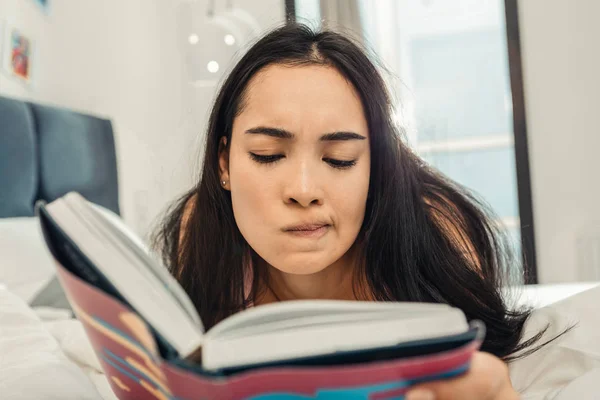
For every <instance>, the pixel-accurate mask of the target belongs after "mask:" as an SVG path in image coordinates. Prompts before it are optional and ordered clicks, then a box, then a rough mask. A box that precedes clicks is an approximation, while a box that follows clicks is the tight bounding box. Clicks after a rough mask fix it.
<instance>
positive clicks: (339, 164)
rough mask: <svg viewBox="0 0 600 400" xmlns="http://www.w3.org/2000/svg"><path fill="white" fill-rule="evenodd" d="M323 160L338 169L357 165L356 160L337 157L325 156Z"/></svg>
mask: <svg viewBox="0 0 600 400" xmlns="http://www.w3.org/2000/svg"><path fill="white" fill-rule="evenodd" d="M323 161H325V162H326V163H327V164H329V165H331V166H332V167H334V168H337V169H348V168H352V167H354V166H355V165H356V160H336V159H335V158H324V159H323Z"/></svg>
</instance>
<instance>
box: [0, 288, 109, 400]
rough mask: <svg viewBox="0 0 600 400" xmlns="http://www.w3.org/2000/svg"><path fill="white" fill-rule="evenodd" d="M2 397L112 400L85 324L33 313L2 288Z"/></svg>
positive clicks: (51, 312) (56, 313)
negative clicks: (85, 330)
mask: <svg viewBox="0 0 600 400" xmlns="http://www.w3.org/2000/svg"><path fill="white" fill-rule="evenodd" d="M0 394H1V396H0V397H1V398H2V399H10V400H37V399H49V400H52V399H56V400H59V399H60V400H70V399H73V400H75V399H78V400H102V399H106V400H114V399H116V397H115V396H114V395H113V393H112V390H111V389H110V386H109V385H108V382H107V381H106V378H105V377H104V374H103V373H102V370H101V369H100V365H99V363H98V360H97V358H96V356H95V354H94V352H93V350H92V348H91V346H90V344H89V341H88V340H87V337H86V336H85V333H84V331H83V327H82V326H81V324H80V323H79V322H78V321H77V320H75V319H72V318H69V317H68V315H67V314H65V312H64V311H63V310H57V309H40V310H37V312H36V311H34V310H33V309H31V308H30V307H29V306H28V305H27V304H26V303H25V302H24V301H23V300H22V299H21V298H19V297H18V296H17V295H15V294H14V293H12V292H10V291H9V290H8V289H7V288H6V287H4V286H0Z"/></svg>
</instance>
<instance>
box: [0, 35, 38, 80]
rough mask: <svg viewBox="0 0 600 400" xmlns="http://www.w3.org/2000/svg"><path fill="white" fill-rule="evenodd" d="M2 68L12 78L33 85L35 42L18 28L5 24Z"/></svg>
mask: <svg viewBox="0 0 600 400" xmlns="http://www.w3.org/2000/svg"><path fill="white" fill-rule="evenodd" d="M3 42H4V43H3V45H2V48H3V52H2V53H3V54H2V67H3V69H4V71H5V72H6V73H7V74H8V75H9V76H10V77H12V78H14V79H16V80H19V81H21V82H22V83H25V84H30V83H31V71H32V67H33V64H32V62H33V57H32V54H33V41H32V40H31V38H30V37H29V36H27V35H26V34H24V33H23V32H22V31H20V30H19V29H18V28H16V27H14V26H12V25H10V24H5V29H4V34H3Z"/></svg>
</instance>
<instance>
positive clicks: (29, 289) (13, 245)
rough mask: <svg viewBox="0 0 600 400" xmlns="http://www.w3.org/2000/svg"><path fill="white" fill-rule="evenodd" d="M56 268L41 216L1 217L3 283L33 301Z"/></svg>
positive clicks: (0, 268) (0, 235) (26, 299)
mask: <svg viewBox="0 0 600 400" xmlns="http://www.w3.org/2000/svg"><path fill="white" fill-rule="evenodd" d="M55 268H56V267H55V265H54V261H53V258H52V256H51V254H50V252H49V251H48V248H47V247H46V244H45V242H44V238H43V236H42V232H41V229H40V226H39V222H38V219H37V217H20V218H0V284H3V285H4V286H6V287H7V288H8V290H10V291H11V292H12V293H14V294H16V295H17V296H18V297H20V298H21V299H22V300H23V301H25V302H27V303H29V302H30V301H31V300H33V298H34V297H35V295H36V294H38V292H39V291H40V290H41V289H42V288H43V287H44V285H46V284H47V283H48V282H49V281H50V279H51V278H52V277H53V276H54V275H55Z"/></svg>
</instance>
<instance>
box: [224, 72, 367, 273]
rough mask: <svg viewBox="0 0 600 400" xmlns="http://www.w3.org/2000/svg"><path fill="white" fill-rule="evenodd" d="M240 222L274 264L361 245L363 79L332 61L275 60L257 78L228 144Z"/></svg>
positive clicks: (230, 184)
mask: <svg viewBox="0 0 600 400" xmlns="http://www.w3.org/2000/svg"><path fill="white" fill-rule="evenodd" d="M220 168H221V178H222V180H223V181H226V184H225V185H224V186H225V189H227V190H230V191H231V199H232V204H233V213H234V216H235V220H236V223H237V225H238V227H239V229H240V232H241V233H242V235H243V236H244V238H245V239H246V241H247V242H248V243H249V245H250V246H251V247H252V248H253V249H254V251H256V253H257V254H258V255H259V256H260V257H261V258H262V259H264V260H265V261H266V262H267V263H268V264H270V265H271V266H273V267H275V268H277V269H279V270H280V271H282V272H285V273H292V274H311V273H315V272H319V271H321V270H323V269H325V268H326V267H328V266H329V265H331V264H333V263H334V262H335V261H337V260H338V259H340V258H341V257H342V256H343V255H344V254H346V252H348V250H349V249H350V247H351V246H352V245H353V243H354V242H355V239H356V237H357V235H358V232H359V230H360V227H361V225H362V222H363V219H364V215H365V206H366V201H367V193H368V188H369V175H370V149H369V132H368V128H367V121H366V118H365V115H364V111H363V107H362V104H361V101H360V98H359V96H358V93H357V92H356V90H355V89H354V87H353V86H352V85H351V84H350V83H349V82H348V81H346V80H345V78H344V77H343V76H342V75H341V74H340V73H339V72H337V70H336V69H334V68H331V67H324V66H300V67H290V66H282V65H271V66H268V67H266V68H265V69H263V70H262V71H261V72H259V73H258V74H257V75H255V76H254V77H253V79H252V80H251V81H250V83H249V85H248V88H247V92H246V98H245V102H244V104H243V107H242V111H241V113H240V114H239V116H237V117H236V118H235V120H234V123H233V131H232V138H231V143H229V144H228V145H227V149H226V150H224V151H222V152H221V154H220Z"/></svg>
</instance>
